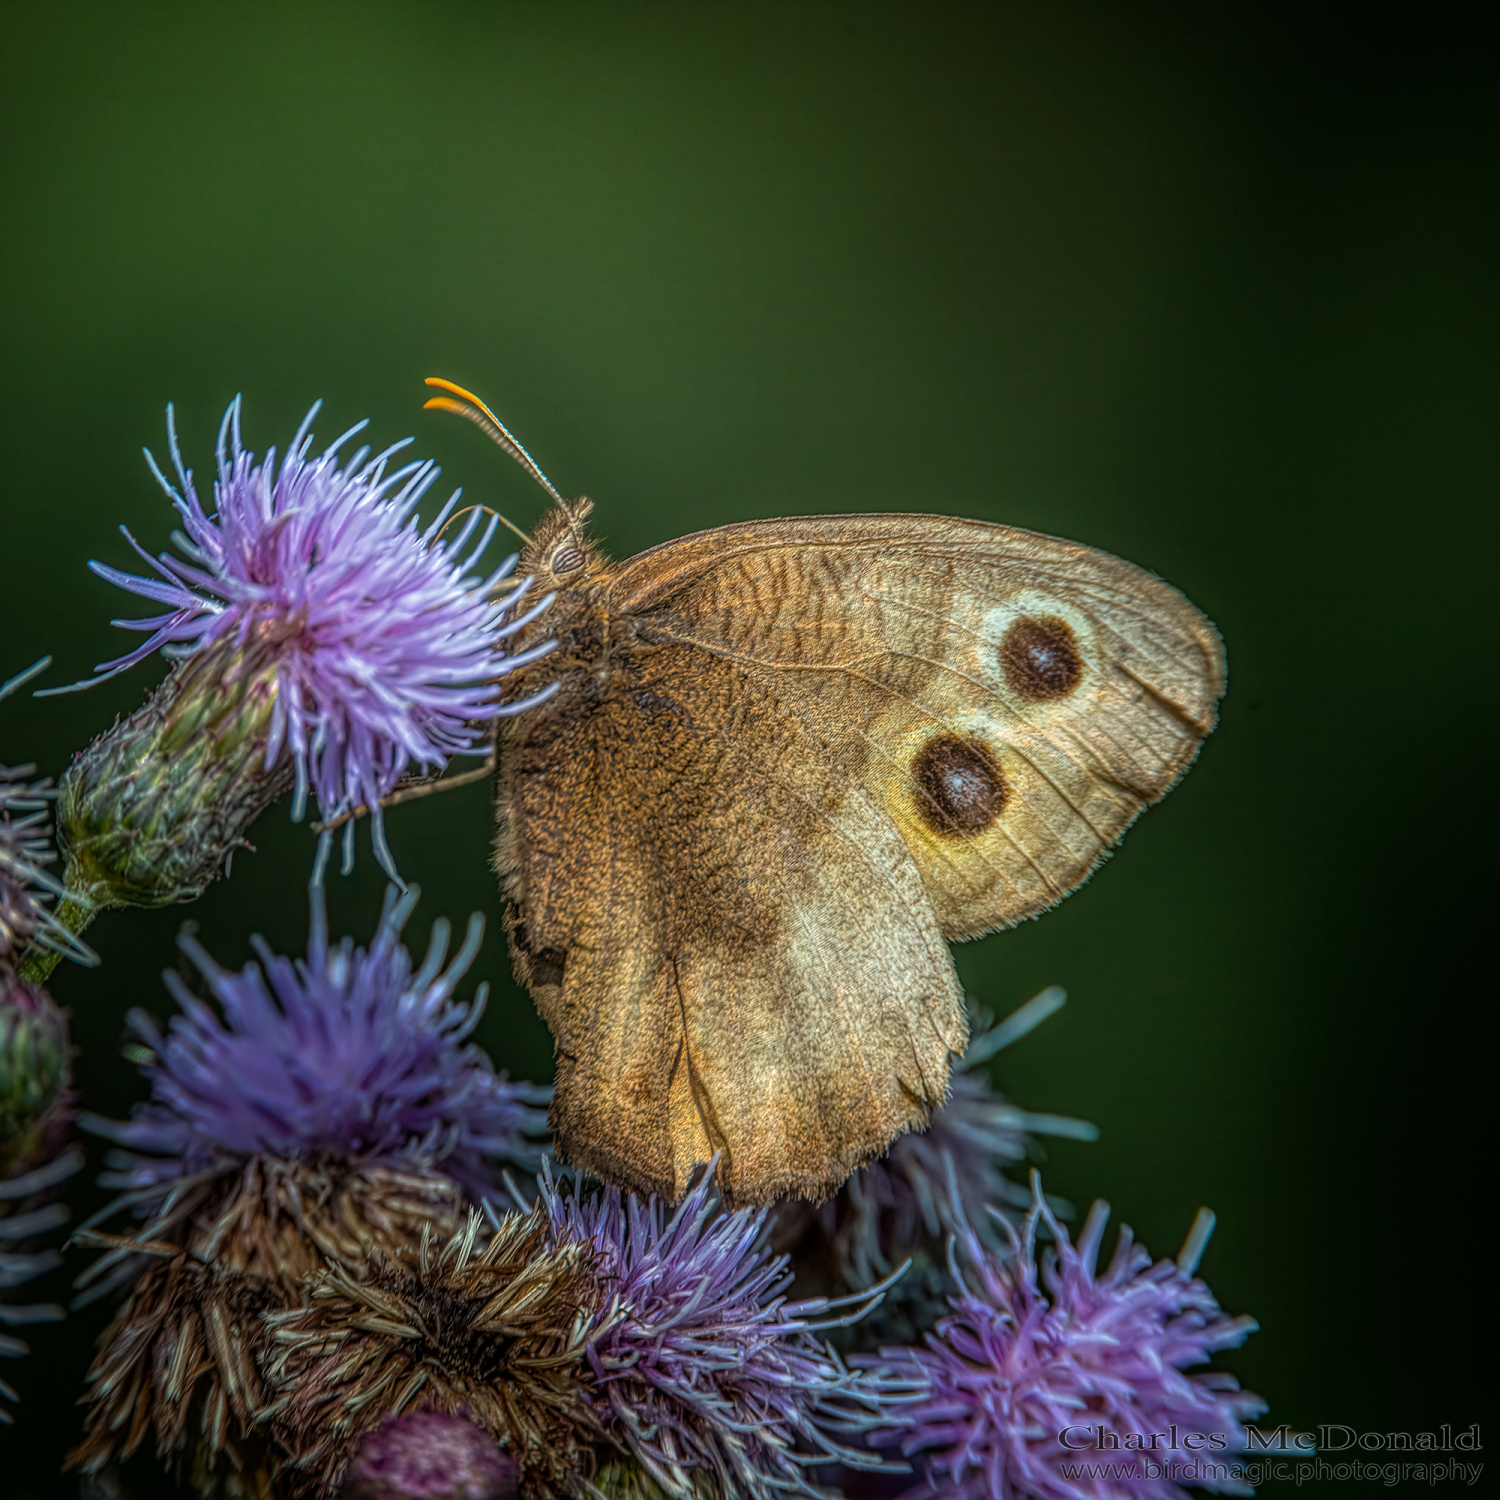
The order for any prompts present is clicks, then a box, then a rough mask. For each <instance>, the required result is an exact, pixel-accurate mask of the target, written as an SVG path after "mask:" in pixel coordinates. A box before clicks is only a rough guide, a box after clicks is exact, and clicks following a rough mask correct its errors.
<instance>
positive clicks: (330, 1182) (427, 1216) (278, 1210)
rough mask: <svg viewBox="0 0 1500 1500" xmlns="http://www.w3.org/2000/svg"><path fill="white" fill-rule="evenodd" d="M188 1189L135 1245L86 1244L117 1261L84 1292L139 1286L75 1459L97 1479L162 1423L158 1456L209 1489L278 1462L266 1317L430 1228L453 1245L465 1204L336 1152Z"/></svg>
mask: <svg viewBox="0 0 1500 1500" xmlns="http://www.w3.org/2000/svg"><path fill="white" fill-rule="evenodd" d="M178 1188H179V1191H178V1192H177V1194H176V1195H174V1196H173V1197H171V1198H169V1199H168V1201H167V1202H166V1203H165V1204H163V1205H162V1206H161V1207H160V1208H159V1209H158V1210H157V1212H156V1213H155V1215H154V1216H153V1217H152V1218H151V1219H150V1220H149V1222H147V1223H146V1224H145V1225H144V1226H143V1227H142V1228H141V1229H140V1230H138V1231H137V1232H136V1233H134V1234H128V1235H113V1234H100V1233H97V1232H93V1231H87V1230H86V1231H84V1232H82V1233H81V1234H80V1235H79V1236H78V1239H79V1240H80V1241H81V1242H83V1243H85V1244H94V1245H100V1246H103V1247H105V1248H106V1252H107V1253H106V1254H105V1255H103V1256H101V1257H100V1259H99V1260H98V1261H96V1262H95V1264H94V1265H93V1266H92V1267H91V1268H90V1269H89V1271H88V1272H86V1273H85V1275H84V1277H82V1278H80V1280H81V1281H90V1280H98V1279H99V1278H101V1277H103V1278H104V1280H103V1283H102V1285H103V1286H104V1287H106V1288H108V1287H111V1286H114V1285H118V1284H120V1283H122V1282H128V1281H130V1280H132V1279H133V1282H134V1284H133V1285H132V1286H131V1290H130V1293H129V1295H128V1297H127V1298H126V1301H125V1304H124V1306H123V1307H122V1308H121V1309H120V1312H119V1313H118V1315H117V1316H116V1318H115V1320H114V1322H113V1323H111V1324H110V1326H109V1327H108V1328H107V1329H106V1330H105V1333H104V1335H103V1337H102V1339H101V1340H100V1350H99V1354H98V1356H97V1357H96V1358H95V1360H94V1363H93V1366H92V1368H91V1369H90V1371H89V1375H88V1394H87V1400H88V1404H89V1413H88V1419H87V1421H88V1435H87V1437H86V1438H85V1439H84V1441H83V1442H82V1443H81V1444H80V1445H79V1446H78V1447H77V1448H76V1449H75V1450H74V1451H73V1453H72V1454H71V1455H70V1459H69V1462H70V1465H72V1466H74V1467H78V1468H81V1469H83V1470H84V1471H85V1472H87V1473H93V1472H97V1471H98V1470H99V1469H101V1468H103V1467H104V1466H105V1465H106V1464H108V1463H110V1462H112V1461H114V1460H118V1459H123V1458H127V1457H129V1455H130V1454H131V1453H133V1452H134V1451H135V1449H136V1448H137V1447H139V1446H140V1444H141V1442H142V1441H143V1440H144V1439H145V1437H146V1434H147V1433H148V1432H149V1431H150V1430H151V1429H152V1428H153V1427H154V1428H155V1432H156V1450H157V1453H158V1455H159V1456H160V1457H162V1458H163V1459H166V1460H177V1461H181V1460H184V1459H188V1458H191V1462H192V1468H193V1473H194V1480H195V1483H197V1484H198V1486H199V1488H200V1489H202V1490H210V1489H212V1488H214V1486H215V1483H216V1476H221V1475H223V1474H224V1473H226V1472H230V1473H236V1472H241V1471H243V1472H245V1473H246V1474H247V1475H249V1476H250V1479H251V1481H252V1484H253V1483H255V1482H259V1481H257V1480H255V1475H256V1474H257V1473H258V1472H260V1471H263V1470H267V1469H268V1467H269V1471H271V1472H274V1471H275V1470H276V1469H278V1468H279V1467H280V1464H279V1460H277V1458H276V1457H275V1455H274V1452H273V1450H272V1448H271V1446H270V1445H269V1444H268V1442H267V1441H266V1438H265V1436H264V1433H263V1431H262V1430H261V1428H260V1427H259V1425H258V1424H257V1422H256V1415H257V1413H258V1412H259V1411H260V1409H261V1408H262V1407H263V1406H265V1405H266V1403H267V1401H268V1400H269V1399H270V1397H269V1394H268V1392H267V1389H266V1387H265V1386H264V1384H263V1381H262V1375H261V1372H260V1368H259V1366H260V1361H261V1358H262V1357H263V1352H264V1350H265V1347H266V1337H267V1335H266V1325H265V1321H264V1315H265V1314H266V1313H272V1312H283V1311H285V1310H286V1309H288V1308H296V1307H300V1306H305V1305H306V1302H307V1299H308V1295H309V1292H310V1289H311V1282H312V1279H313V1277H314V1276H315V1275H316V1274H318V1273H320V1272H322V1271H324V1269H325V1268H326V1267H327V1266H328V1265H329V1264H345V1265H350V1266H356V1265H358V1266H362V1265H364V1263H365V1262H366V1261H367V1260H368V1258H369V1256H370V1255H371V1254H372V1253H376V1252H379V1251H382V1250H383V1251H386V1252H393V1251H397V1250H399V1249H401V1248H403V1247H407V1246H412V1245H416V1244H417V1243H419V1242H420V1239H421V1236H422V1232H423V1230H424V1229H425V1230H426V1231H427V1232H428V1233H429V1234H430V1233H431V1232H432V1231H433V1230H436V1232H437V1233H438V1234H439V1235H447V1234H450V1233H451V1232H452V1231H453V1229H454V1227H455V1226H456V1225H457V1224H458V1223H459V1222H460V1220H461V1217H462V1212H463V1209H462V1203H463V1195H462V1193H461V1191H460V1190H459V1188H458V1187H457V1186H456V1185H455V1184H453V1183H452V1182H450V1181H449V1180H448V1179H447V1178H445V1177H440V1176H435V1175H433V1176H429V1175H425V1174H422V1173H419V1172H414V1171H402V1170H397V1169H395V1168H392V1167H389V1166H383V1165H380V1164H372V1163H358V1162H350V1161H348V1160H347V1159H344V1158H339V1157H333V1156H325V1157H322V1158H318V1159H312V1160H283V1159H278V1158H274V1157H263V1156H253V1157H251V1158H250V1159H249V1160H248V1161H246V1162H245V1163H244V1164H243V1166H241V1167H238V1168H236V1169H234V1170H232V1171H229V1172H223V1171H218V1172H204V1173H200V1174H199V1175H198V1176H197V1177H196V1178H188V1179H184V1180H183V1181H182V1182H181V1183H179V1184H178ZM143 1264H144V1269H141V1267H142V1265H143ZM194 1450H196V1451H194ZM247 1493H250V1494H253V1493H255V1491H254V1489H253V1487H252V1488H251V1489H250V1490H249V1491H247Z"/></svg>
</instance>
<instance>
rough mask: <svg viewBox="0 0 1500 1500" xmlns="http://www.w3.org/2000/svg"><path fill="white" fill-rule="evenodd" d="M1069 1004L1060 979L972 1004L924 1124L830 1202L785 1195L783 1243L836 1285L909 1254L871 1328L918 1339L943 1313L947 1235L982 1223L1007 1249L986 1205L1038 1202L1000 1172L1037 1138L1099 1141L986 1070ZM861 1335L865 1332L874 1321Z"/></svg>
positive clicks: (855, 1281)
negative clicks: (965, 1031)
mask: <svg viewBox="0 0 1500 1500" xmlns="http://www.w3.org/2000/svg"><path fill="white" fill-rule="evenodd" d="M1066 1000H1067V996H1066V994H1065V993H1064V992H1063V990H1061V989H1060V988H1058V987H1057V986H1056V985H1053V986H1051V987H1049V988H1047V989H1045V990H1043V991H1042V992H1041V993H1040V994H1038V995H1036V996H1034V997H1033V998H1032V999H1031V1000H1028V1001H1027V1002H1026V1004H1025V1005H1023V1006H1021V1007H1020V1008H1019V1009H1018V1010H1016V1011H1014V1012H1013V1013H1012V1014H1011V1015H1010V1016H1008V1017H1007V1018H1006V1019H1005V1020H1003V1021H1001V1022H999V1023H998V1024H994V1023H992V1021H991V1018H990V1015H989V1013H988V1012H986V1011H984V1010H980V1009H978V1008H977V1007H976V1008H974V1009H972V1010H971V1015H970V1026H969V1034H970V1038H971V1040H970V1043H969V1046H968V1048H967V1050H966V1051H965V1053H964V1055H963V1059H962V1061H961V1062H960V1064H959V1066H958V1067H957V1068H955V1069H954V1070H953V1078H952V1089H951V1092H950V1094H949V1096H948V1100H947V1102H946V1103H945V1104H944V1105H943V1106H942V1108H940V1109H938V1110H936V1111H935V1112H934V1113H933V1116H932V1122H931V1124H929V1125H928V1127H927V1129H926V1130H922V1131H909V1132H908V1133H907V1134H905V1135H901V1136H897V1138H896V1139H895V1140H894V1141H893V1142H892V1143H891V1145H890V1148H889V1149H888V1150H887V1151H886V1153H885V1155H884V1156H882V1157H880V1158H878V1159H877V1160H875V1161H873V1162H871V1163H870V1164H869V1165H868V1166H865V1167H861V1168H860V1170H859V1171H857V1172H855V1173H854V1174H853V1175H852V1176H851V1177H850V1178H849V1179H848V1181H847V1182H845V1184H844V1185H843V1187H841V1188H840V1189H839V1191H838V1192H837V1193H836V1194H835V1195H834V1196H833V1197H832V1198H830V1199H828V1200H827V1201H826V1202H823V1203H820V1204H816V1205H813V1204H807V1203H799V1202H793V1203H786V1204H783V1205H781V1206H780V1208H779V1209H778V1210H777V1215H776V1219H775V1221H774V1243H775V1244H776V1246H777V1248H778V1249H785V1250H789V1251H790V1252H791V1255H792V1264H793V1266H794V1267H795V1268H796V1269H797V1271H798V1272H799V1274H801V1275H803V1276H804V1277H806V1278H807V1279H808V1280H815V1281H818V1282H820V1283H823V1284H825V1285H827V1286H829V1287H830V1288H831V1289H832V1290H833V1291H835V1292H837V1293H841V1294H843V1293H849V1292H857V1291H861V1290H863V1289H864V1288H866V1287H870V1286H874V1285H875V1284H876V1283H877V1282H879V1281H881V1280H882V1279H883V1278H885V1277H888V1276H890V1275H891V1273H892V1272H893V1271H894V1270H895V1269H896V1268H897V1267H898V1266H899V1265H901V1264H902V1262H903V1261H908V1260H909V1261H911V1262H912V1267H911V1269H910V1270H909V1271H908V1272H907V1273H906V1275H905V1276H903V1277H902V1278H901V1279H900V1280H899V1281H898V1282H897V1283H896V1284H895V1286H894V1287H893V1288H892V1291H891V1295H890V1297H889V1298H888V1299H887V1302H886V1303H885V1304H884V1306H883V1307H882V1308H881V1309H880V1311H879V1313H878V1314H877V1317H876V1320H875V1324H874V1326H875V1327H876V1328H878V1329H879V1331H880V1333H881V1334H882V1336H883V1338H884V1339H885V1340H887V1341H891V1342H895V1341H898V1340H899V1341H907V1340H910V1339H911V1338H913V1337H915V1336H916V1334H917V1333H918V1332H919V1331H921V1330H923V1329H925V1328H928V1327H930V1326H931V1324H932V1322H933V1320H934V1319H935V1318H936V1317H937V1316H938V1314H939V1312H940V1311H941V1309H942V1307H943V1305H944V1303H945V1302H946V1298H947V1295H948V1293H949V1292H950V1291H951V1290H952V1283H951V1282H950V1281H949V1279H948V1276H947V1274H946V1270H945V1258H944V1248H943V1247H944V1246H945V1244H946V1241H947V1238H948V1236H949V1235H950V1234H953V1233H955V1232H956V1231H957V1230H958V1229H959V1228H960V1227H961V1226H962V1225H965V1224H972V1225H976V1226H977V1233H978V1234H979V1236H980V1238H981V1240H982V1241H983V1242H984V1244H985V1245H986V1247H987V1248H988V1249H991V1250H997V1249H999V1248H1001V1245H1002V1244H1003V1242H1004V1230H1003V1228H1002V1225H1003V1223H1004V1220H1003V1219H1001V1218H998V1217H997V1216H996V1215H994V1214H992V1213H990V1212H988V1210H989V1209H991V1208H995V1209H999V1210H1001V1211H1002V1212H1003V1211H1004V1210H1005V1209H1010V1210H1014V1209H1015V1208H1017V1207H1020V1208H1024V1207H1025V1206H1026V1205H1028V1204H1029V1203H1030V1202H1031V1195H1030V1193H1028V1192H1027V1191H1026V1189H1025V1188H1024V1187H1022V1186H1021V1185H1020V1184H1019V1183H1016V1182H1013V1181H1011V1179H1010V1178H1008V1177H1006V1176H1005V1175H1004V1172H1003V1168H1005V1167H1008V1166H1011V1165H1013V1164H1015V1163H1017V1162H1021V1161H1024V1160H1025V1159H1026V1158H1027V1157H1028V1156H1029V1155H1032V1154H1033V1153H1034V1151H1035V1146H1034V1145H1033V1142H1032V1139H1031V1137H1032V1135H1033V1134H1039V1135H1057V1136H1070V1137H1072V1138H1073V1139H1074V1140H1085V1141H1088V1140H1095V1139H1097V1137H1098V1131H1097V1130H1096V1129H1095V1128H1094V1127H1093V1126H1092V1125H1089V1124H1087V1123H1085V1122H1084V1121H1082V1120H1073V1119H1069V1118H1067V1117H1065V1116H1061V1115H1045V1114H1033V1113H1031V1112H1030V1111H1027V1110H1022V1109H1018V1108H1016V1106H1015V1105H1013V1104H1010V1103H1008V1102H1007V1101H1006V1099H1005V1098H1004V1096H1003V1095H1001V1094H1000V1093H998V1092H997V1091H996V1089H995V1087H994V1085H993V1083H992V1082H991V1079H990V1075H989V1071H988V1068H987V1067H986V1066H985V1065H986V1064H987V1063H988V1062H989V1060H990V1059H991V1058H992V1057H993V1056H994V1055H995V1054H996V1053H997V1052H999V1051H1000V1050H1001V1049H1002V1048H1005V1047H1008V1046H1010V1044H1011V1043H1012V1042H1015V1041H1017V1040H1018V1039H1019V1038H1021V1037H1022V1036H1024V1035H1026V1033H1027V1032H1029V1031H1031V1030H1032V1029H1033V1028H1034V1027H1036V1026H1038V1025H1040V1023H1041V1022H1042V1021H1044V1020H1046V1019H1047V1017H1048V1016H1050V1015H1052V1014H1054V1013H1055V1012H1056V1011H1058V1010H1060V1009H1061V1008H1062V1006H1063V1004H1064V1003H1065V1002H1066ZM950 1184H952V1185H953V1186H952V1188H950ZM955 1188H956V1192H955V1191H954V1190H953V1189H955ZM1016 1217H1019V1215H1016ZM863 1331H864V1332H866V1334H868V1333H869V1332H870V1331H871V1325H869V1324H867V1325H863Z"/></svg>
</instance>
